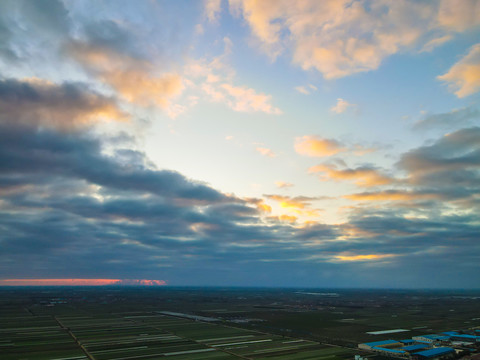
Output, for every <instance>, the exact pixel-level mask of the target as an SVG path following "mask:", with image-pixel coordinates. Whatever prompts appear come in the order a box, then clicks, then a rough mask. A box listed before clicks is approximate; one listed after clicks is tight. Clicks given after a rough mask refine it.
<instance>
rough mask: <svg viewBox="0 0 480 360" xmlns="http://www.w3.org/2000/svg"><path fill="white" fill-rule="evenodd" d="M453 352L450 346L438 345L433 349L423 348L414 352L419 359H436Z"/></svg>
mask: <svg viewBox="0 0 480 360" xmlns="http://www.w3.org/2000/svg"><path fill="white" fill-rule="evenodd" d="M453 354H455V349H452V348H450V347H438V348H434V349H428V350H423V351H419V352H417V353H415V356H416V357H417V358H419V359H436V358H443V357H447V356H450V355H453Z"/></svg>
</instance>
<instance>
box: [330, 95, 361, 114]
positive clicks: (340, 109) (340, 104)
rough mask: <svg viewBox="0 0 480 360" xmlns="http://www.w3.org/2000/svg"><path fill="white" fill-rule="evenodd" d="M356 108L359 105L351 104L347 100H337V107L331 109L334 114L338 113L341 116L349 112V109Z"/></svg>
mask: <svg viewBox="0 0 480 360" xmlns="http://www.w3.org/2000/svg"><path fill="white" fill-rule="evenodd" d="M356 106H357V105H355V104H350V103H349V102H348V101H347V100H344V99H340V98H338V99H337V104H336V105H335V106H333V107H331V108H330V111H332V112H334V113H337V114H341V113H344V112H345V111H347V109H348V108H351V107H356Z"/></svg>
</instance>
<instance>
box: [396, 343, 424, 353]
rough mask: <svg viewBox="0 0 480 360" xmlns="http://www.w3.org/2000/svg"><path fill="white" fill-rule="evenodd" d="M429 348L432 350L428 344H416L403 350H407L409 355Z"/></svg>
mask: <svg viewBox="0 0 480 360" xmlns="http://www.w3.org/2000/svg"><path fill="white" fill-rule="evenodd" d="M428 348H430V346H429V345H427V344H415V345H410V346H405V347H403V348H402V350H405V351H407V352H409V353H414V352H418V351H420V350H425V349H428Z"/></svg>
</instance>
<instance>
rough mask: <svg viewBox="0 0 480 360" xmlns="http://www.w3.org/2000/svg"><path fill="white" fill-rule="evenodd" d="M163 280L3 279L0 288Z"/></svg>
mask: <svg viewBox="0 0 480 360" xmlns="http://www.w3.org/2000/svg"><path fill="white" fill-rule="evenodd" d="M166 284H167V283H166V282H165V281H164V280H147V279H3V280H0V286H105V285H142V286H159V285H166Z"/></svg>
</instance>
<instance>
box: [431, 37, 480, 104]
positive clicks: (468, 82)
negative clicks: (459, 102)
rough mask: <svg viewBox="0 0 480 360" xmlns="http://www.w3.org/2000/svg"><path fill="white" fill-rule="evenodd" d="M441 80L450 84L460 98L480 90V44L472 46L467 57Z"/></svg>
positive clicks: (440, 77) (439, 77)
mask: <svg viewBox="0 0 480 360" xmlns="http://www.w3.org/2000/svg"><path fill="white" fill-rule="evenodd" d="M438 79H439V80H442V81H445V82H447V83H448V84H449V87H450V89H452V90H453V91H454V92H455V95H457V97H459V98H463V97H465V96H468V95H472V94H474V93H476V92H477V91H479V90H480V43H479V44H476V45H474V46H472V47H471V48H470V51H469V53H468V54H467V55H465V56H464V57H463V58H462V59H461V60H460V61H459V62H457V63H456V64H455V65H453V66H452V67H451V68H450V70H448V72H447V73H446V74H444V75H441V76H438Z"/></svg>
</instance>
